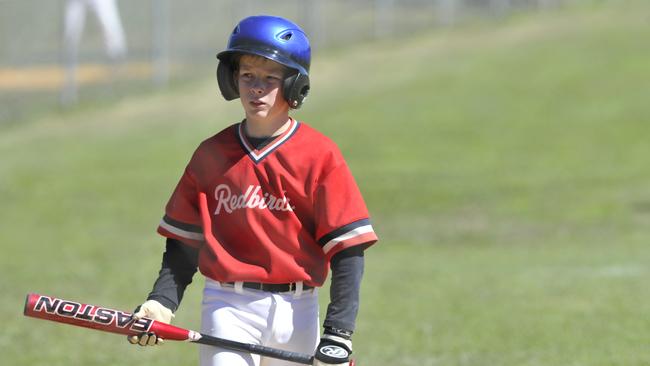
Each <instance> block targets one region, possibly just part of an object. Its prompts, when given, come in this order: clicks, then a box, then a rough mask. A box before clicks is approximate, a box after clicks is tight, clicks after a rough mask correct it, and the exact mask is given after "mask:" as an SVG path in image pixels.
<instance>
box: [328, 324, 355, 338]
mask: <svg viewBox="0 0 650 366" xmlns="http://www.w3.org/2000/svg"><path fill="white" fill-rule="evenodd" d="M323 328H324V331H323V333H324V334H331V335H334V336H337V337H341V338H343V339H350V338H352V333H353V331H351V330H348V329H343V328H336V327H323Z"/></svg>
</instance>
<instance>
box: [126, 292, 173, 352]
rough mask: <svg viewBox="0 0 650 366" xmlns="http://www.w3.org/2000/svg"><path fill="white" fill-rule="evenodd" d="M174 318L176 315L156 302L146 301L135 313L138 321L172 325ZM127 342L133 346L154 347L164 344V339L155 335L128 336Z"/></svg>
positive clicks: (134, 316)
mask: <svg viewBox="0 0 650 366" xmlns="http://www.w3.org/2000/svg"><path fill="white" fill-rule="evenodd" d="M173 317H174V313H172V311H171V310H169V309H167V308H166V307H165V306H163V305H162V304H161V303H159V302H158V301H156V300H147V301H145V302H144V304H142V305H140V306H138V307H137V308H136V309H135V312H134V313H133V318H134V319H136V320H138V319H141V318H149V319H153V320H156V321H159V322H163V323H167V324H169V323H171V321H172V318H173ZM127 340H128V341H129V343H131V344H139V345H141V346H154V345H156V344H162V343H163V339H162V338H159V337H158V336H156V335H155V334H154V333H141V334H138V335H135V336H127Z"/></svg>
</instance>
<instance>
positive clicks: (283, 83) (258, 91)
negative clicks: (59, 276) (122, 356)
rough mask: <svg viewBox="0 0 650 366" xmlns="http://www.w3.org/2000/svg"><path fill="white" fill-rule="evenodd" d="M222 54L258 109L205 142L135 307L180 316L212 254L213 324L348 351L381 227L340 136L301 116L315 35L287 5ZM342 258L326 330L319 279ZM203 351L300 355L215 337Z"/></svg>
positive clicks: (240, 360) (234, 81)
mask: <svg viewBox="0 0 650 366" xmlns="http://www.w3.org/2000/svg"><path fill="white" fill-rule="evenodd" d="M217 57H218V59H219V66H218V68H217V79H218V82H219V88H220V90H221V93H222V94H223V96H224V97H225V99H226V100H232V99H236V98H239V99H240V100H241V103H242V106H243V109H244V114H245V117H246V118H245V119H244V120H243V121H242V122H241V123H237V124H234V125H232V126H230V127H228V128H226V129H224V130H223V131H221V132H219V133H218V134H216V135H215V136H213V137H211V138H209V139H207V140H205V141H204V142H203V143H201V145H200V146H199V147H198V149H197V150H196V151H195V153H194V155H193V156H192V159H191V160H190V162H189V164H188V165H187V167H186V169H185V172H184V174H183V176H182V177H181V179H180V182H179V183H178V185H177V187H176V189H175V191H174V193H173V194H172V197H171V198H170V200H169V202H168V204H167V206H166V212H165V216H164V217H163V220H162V221H161V223H160V226H159V227H158V232H159V233H160V234H162V235H163V236H165V237H166V238H167V247H166V251H165V253H164V254H163V261H162V269H161V270H160V272H159V277H158V279H157V280H156V282H155V284H154V288H153V290H152V292H151V293H150V294H149V296H148V298H147V301H146V302H145V303H144V304H142V305H141V306H140V307H139V308H138V309H137V311H136V314H135V315H134V316H136V317H149V318H153V319H156V320H160V321H164V322H170V321H171V318H172V317H173V315H172V314H173V312H174V311H176V309H177V308H178V306H179V304H180V301H181V299H182V295H183V292H184V290H185V288H186V286H187V285H188V284H189V283H190V282H191V281H192V276H193V275H194V273H195V272H196V269H197V267H198V269H199V270H200V272H201V273H202V274H203V275H204V276H205V277H206V283H205V288H204V292H203V305H202V330H201V331H202V332H204V333H206V334H211V335H214V336H217V337H221V338H226V339H231V340H235V341H239V342H245V343H254V344H262V345H265V346H269V347H274V348H281V349H286V350H289V351H294V352H301V353H312V352H315V354H314V356H315V360H314V365H347V364H348V362H349V354H350V353H351V352H352V341H351V335H352V332H353V331H354V327H355V320H356V316H357V311H358V299H359V286H360V281H361V277H362V273H363V263H364V261H363V251H364V250H365V249H366V248H367V247H368V246H370V245H372V244H373V243H374V242H375V241H376V240H377V236H376V235H375V233H374V230H373V228H372V226H371V225H370V221H369V218H368V211H367V209H366V206H365V203H364V202H363V199H362V197H361V194H360V192H359V189H358V188H357V185H356V183H355V182H354V179H353V177H352V175H351V173H350V171H349V169H348V167H347V164H346V163H345V161H344V159H343V157H342V155H341V153H340V152H339V150H338V148H337V147H336V145H334V143H333V142H331V141H330V140H329V139H328V138H326V137H325V136H323V135H322V134H320V133H319V132H317V131H316V130H314V129H313V128H311V127H310V126H308V125H307V124H305V123H303V122H298V121H296V120H294V119H293V118H291V117H290V116H289V111H290V109H291V108H294V109H295V108H299V107H300V105H301V104H302V103H303V101H304V99H305V97H306V96H307V93H308V91H309V74H308V73H309V65H310V59H311V50H310V46H309V41H308V39H307V37H306V36H305V34H304V32H303V31H302V30H301V29H300V28H299V27H298V26H297V25H295V24H293V23H292V22H290V21H288V20H286V19H283V18H278V17H271V16H256V17H249V18H246V19H244V20H242V21H241V22H240V23H239V24H238V25H237V26H236V27H235V29H234V30H233V33H232V34H231V36H230V39H229V42H228V47H227V49H226V50H225V51H223V52H221V53H219V54H218V55H217ZM328 267H330V268H331V270H332V279H331V291H330V304H329V306H328V308H327V314H326V317H325V321H324V323H323V327H324V332H323V335H322V336H321V337H320V339H319V324H318V322H319V312H318V297H317V291H316V288H317V287H320V286H321V285H322V284H323V282H324V281H325V279H326V277H327V272H328ZM129 341H130V342H131V343H134V344H136V343H137V344H140V345H154V344H156V343H160V341H161V339H158V338H157V337H156V336H155V335H154V334H142V335H140V336H138V337H130V338H129ZM332 350H334V351H338V352H332ZM200 362H201V365H202V366H208V365H210V366H260V365H261V366H276V365H277V366H279V365H291V364H290V363H287V362H285V361H280V360H276V359H271V358H265V357H260V356H257V355H251V354H246V353H242V352H235V351H231V350H225V349H219V348H216V347H207V346H202V347H201V351H200Z"/></svg>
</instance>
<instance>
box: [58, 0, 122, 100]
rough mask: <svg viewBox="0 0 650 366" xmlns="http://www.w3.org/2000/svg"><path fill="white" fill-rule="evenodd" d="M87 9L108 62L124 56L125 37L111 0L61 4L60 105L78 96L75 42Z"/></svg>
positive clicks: (77, 39)
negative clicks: (99, 32) (98, 30)
mask: <svg viewBox="0 0 650 366" xmlns="http://www.w3.org/2000/svg"><path fill="white" fill-rule="evenodd" d="M88 9H90V10H91V11H92V12H93V13H95V16H96V17H97V20H98V21H99V25H100V26H101V28H102V33H103V34H104V48H105V49H106V54H107V55H108V58H109V59H110V61H111V62H112V63H113V64H114V65H113V69H112V70H111V71H112V72H113V73H114V72H115V69H114V67H115V64H117V63H119V62H122V61H123V60H124V58H125V57H126V52H127V50H126V37H125V35H124V29H123V28H122V21H121V19H120V14H119V12H118V10H117V5H116V3H115V0H68V1H67V2H66V4H65V14H64V22H65V24H64V29H63V43H64V47H65V50H64V51H65V80H64V85H63V90H62V92H61V102H62V103H63V104H64V105H68V104H73V103H76V102H77V99H78V95H77V94H78V92H77V89H78V85H77V64H78V62H79V60H78V58H79V45H80V43H81V36H82V35H83V31H84V26H85V24H86V11H87V10H88Z"/></svg>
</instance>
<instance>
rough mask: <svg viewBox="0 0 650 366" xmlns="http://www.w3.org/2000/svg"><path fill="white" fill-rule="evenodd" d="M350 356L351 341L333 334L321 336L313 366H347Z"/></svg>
mask: <svg viewBox="0 0 650 366" xmlns="http://www.w3.org/2000/svg"><path fill="white" fill-rule="evenodd" d="M351 354H352V341H351V340H349V339H345V338H343V337H339V336H337V335H333V334H323V336H322V337H321V339H320V343H319V344H318V347H316V354H314V363H313V366H348V365H350V364H351V363H350V355H351Z"/></svg>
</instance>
